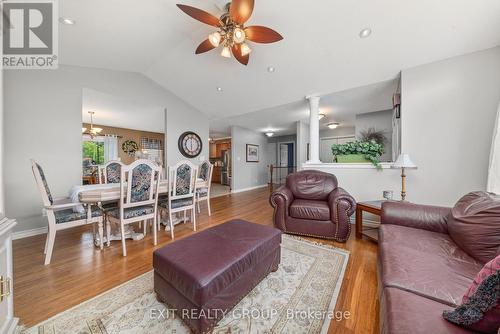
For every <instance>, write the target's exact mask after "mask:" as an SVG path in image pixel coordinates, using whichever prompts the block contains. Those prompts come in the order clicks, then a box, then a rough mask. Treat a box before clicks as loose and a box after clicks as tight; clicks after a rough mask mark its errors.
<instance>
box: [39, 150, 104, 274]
mask: <svg viewBox="0 0 500 334" xmlns="http://www.w3.org/2000/svg"><path fill="white" fill-rule="evenodd" d="M31 169H32V171H33V176H34V177H35V182H36V184H37V187H38V190H39V191H40V194H41V196H42V202H43V207H44V209H45V211H46V212H47V220H48V232H47V238H46V240H45V249H44V254H45V265H48V264H50V261H51V258H52V251H53V249H54V243H55V238H56V232H57V231H59V230H65V229H68V228H72V227H77V226H82V225H87V224H94V231H95V224H96V223H97V224H98V231H99V241H100V248H101V249H103V242H102V241H103V234H104V232H103V221H104V218H103V217H104V216H103V212H102V210H101V209H100V208H99V207H97V206H92V205H85V206H84V204H83V203H75V202H72V201H71V199H69V198H59V199H54V198H53V197H52V194H51V192H50V188H49V185H48V183H47V178H46V177H45V173H44V172H43V169H42V167H41V166H40V165H39V164H38V163H37V162H36V161H35V160H33V159H31ZM78 206H84V210H83V212H80V211H78V210H76V211H75V210H73V209H74V208H75V207H78Z"/></svg>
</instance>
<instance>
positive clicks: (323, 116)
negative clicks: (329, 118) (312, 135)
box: [318, 112, 326, 120]
mask: <svg viewBox="0 0 500 334" xmlns="http://www.w3.org/2000/svg"><path fill="white" fill-rule="evenodd" d="M325 116H326V115H325V114H324V113H322V112H320V113H319V114H318V119H319V120H322V119H323V118H325Z"/></svg>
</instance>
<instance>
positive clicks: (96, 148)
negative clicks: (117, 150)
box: [82, 141, 104, 165]
mask: <svg viewBox="0 0 500 334" xmlns="http://www.w3.org/2000/svg"><path fill="white" fill-rule="evenodd" d="M82 154H83V162H84V164H89V165H90V164H91V165H102V164H104V143H103V142H94V141H84V142H83V147H82Z"/></svg>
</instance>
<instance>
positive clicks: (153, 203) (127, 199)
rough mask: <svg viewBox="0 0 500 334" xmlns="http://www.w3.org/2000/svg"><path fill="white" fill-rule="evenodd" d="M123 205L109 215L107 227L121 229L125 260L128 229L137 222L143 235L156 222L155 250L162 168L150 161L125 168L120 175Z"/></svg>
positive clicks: (108, 213)
mask: <svg viewBox="0 0 500 334" xmlns="http://www.w3.org/2000/svg"><path fill="white" fill-rule="evenodd" d="M120 175H121V176H120V185H121V186H120V202H119V203H120V204H119V207H118V208H115V209H112V210H109V211H107V213H106V217H107V219H108V223H109V222H112V223H117V224H119V225H120V233H121V237H122V251H123V256H127V246H126V243H125V225H128V224H132V223H135V222H144V223H143V224H142V226H143V229H144V233H145V232H146V231H145V230H146V228H147V225H148V224H147V221H148V220H153V228H152V230H153V244H154V245H155V246H156V244H157V243H158V240H157V229H156V217H157V211H158V186H159V181H160V167H159V166H158V165H157V164H156V163H154V162H151V161H149V160H144V159H140V160H136V161H134V162H133V163H132V164H130V165H127V166H122V168H121V172H120Z"/></svg>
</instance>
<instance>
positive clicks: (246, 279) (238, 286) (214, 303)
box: [153, 220, 281, 333]
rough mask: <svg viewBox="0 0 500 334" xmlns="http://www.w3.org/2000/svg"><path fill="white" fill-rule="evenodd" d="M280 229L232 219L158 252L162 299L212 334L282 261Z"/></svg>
mask: <svg viewBox="0 0 500 334" xmlns="http://www.w3.org/2000/svg"><path fill="white" fill-rule="evenodd" d="M280 243H281V231H280V230H278V229H275V228H273V227H267V226H262V225H258V224H252V223H249V222H246V221H243V220H232V221H229V222H226V223H224V224H222V225H218V226H215V227H212V228H210V229H208V230H205V231H202V232H200V233H197V234H194V235H191V236H189V237H187V238H184V239H181V240H179V241H176V242H174V243H172V244H170V245H167V246H165V247H162V248H160V249H158V250H156V251H155V252H154V253H153V267H154V289H155V292H156V294H157V297H158V299H159V300H160V301H164V302H165V303H167V304H168V306H169V307H172V308H173V309H174V310H176V313H177V316H178V317H181V318H182V320H183V321H184V322H185V323H186V324H187V325H188V326H189V327H190V328H191V329H192V330H193V331H194V332H196V333H207V332H209V331H210V330H212V328H213V327H214V326H215V325H216V324H217V322H218V321H219V320H221V319H222V317H223V315H224V313H225V312H227V311H230V310H231V309H232V308H233V307H234V306H235V305H236V304H237V303H238V302H239V301H240V300H241V299H242V298H243V297H245V296H246V295H247V293H249V292H250V291H251V290H252V289H253V288H254V287H255V286H256V285H257V284H258V283H259V282H260V281H261V280H262V279H263V278H264V277H266V276H267V275H268V274H269V273H270V272H272V271H276V270H277V269H278V265H279V263H280V255H281V252H280Z"/></svg>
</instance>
